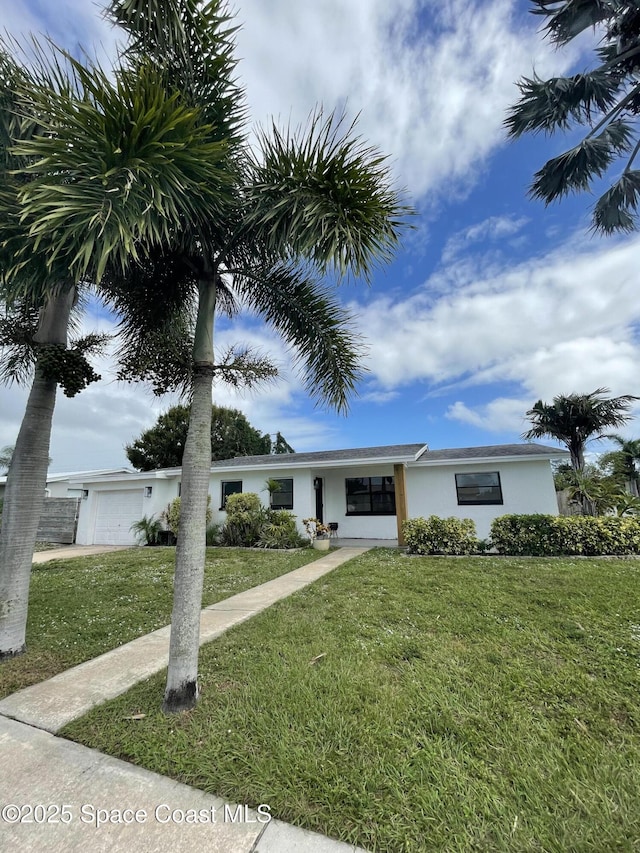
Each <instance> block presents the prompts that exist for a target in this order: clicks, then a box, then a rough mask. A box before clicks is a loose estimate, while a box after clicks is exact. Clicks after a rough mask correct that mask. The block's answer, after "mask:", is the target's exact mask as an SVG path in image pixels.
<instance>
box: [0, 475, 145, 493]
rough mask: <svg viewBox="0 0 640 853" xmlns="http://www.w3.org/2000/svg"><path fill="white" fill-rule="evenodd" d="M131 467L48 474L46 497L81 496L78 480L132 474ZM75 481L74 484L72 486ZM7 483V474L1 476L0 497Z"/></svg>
mask: <svg viewBox="0 0 640 853" xmlns="http://www.w3.org/2000/svg"><path fill="white" fill-rule="evenodd" d="M131 473H133V472H132V471H131V469H130V468H103V469H101V470H99V471H74V472H72V473H70V474H47V485H46V487H45V490H44V496H45V497H46V498H80V497H82V489H81V487H80V486H79V485H78V481H81V480H83V479H84V478H85V477H99V476H102V475H104V474H131ZM72 481H73V483H74V485H73V486H71V482H72ZM6 485H7V476H6V474H5V475H4V476H3V477H0V498H3V497H4V489H5V486H6Z"/></svg>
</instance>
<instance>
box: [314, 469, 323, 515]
mask: <svg viewBox="0 0 640 853" xmlns="http://www.w3.org/2000/svg"><path fill="white" fill-rule="evenodd" d="M313 486H314V489H315V493H316V518H317V519H318V521H321V522H323V523H324V516H323V514H322V513H323V509H324V497H323V491H324V489H323V486H324V481H323V479H322V477H315V478H314V480H313Z"/></svg>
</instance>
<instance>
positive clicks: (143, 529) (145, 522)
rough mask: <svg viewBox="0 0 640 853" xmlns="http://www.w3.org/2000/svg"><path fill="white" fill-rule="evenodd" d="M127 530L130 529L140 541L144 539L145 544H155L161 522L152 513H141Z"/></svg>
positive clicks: (160, 528)
mask: <svg viewBox="0 0 640 853" xmlns="http://www.w3.org/2000/svg"><path fill="white" fill-rule="evenodd" d="M129 530H132V531H133V532H134V533H135V535H136V536H137V537H138V539H139V540H140V541H144V544H145V545H157V544H158V541H159V534H160V531H161V530H162V522H161V521H160V519H159V518H155V516H153V515H150V516H147V515H143V516H142V518H141V519H140V521H136V522H134V523H133V524H132V525H131V527H130V528H129Z"/></svg>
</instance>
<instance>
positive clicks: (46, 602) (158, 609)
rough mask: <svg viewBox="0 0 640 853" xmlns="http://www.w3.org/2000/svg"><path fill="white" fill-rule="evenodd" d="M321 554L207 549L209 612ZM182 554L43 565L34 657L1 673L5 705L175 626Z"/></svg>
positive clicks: (32, 620) (114, 555) (130, 554)
mask: <svg viewBox="0 0 640 853" xmlns="http://www.w3.org/2000/svg"><path fill="white" fill-rule="evenodd" d="M319 556H320V554H319V552H317V551H312V550H311V549H308V550H302V551H290V552H283V551H255V550H246V549H238V548H208V549H207V565H206V572H205V580H204V593H203V604H204V605H208V604H213V603H214V602H216V601H221V600H222V599H223V598H228V597H229V596H230V595H235V594H236V593H237V592H241V591H242V590H245V589H249V588H250V587H252V586H256V585H257V584H261V583H264V582H265V581H268V580H271V578H274V577H277V576H278V575H282V574H285V573H286V572H290V571H293V569H297V568H299V567H300V566H303V565H305V564H306V563H309V562H311V561H312V560H316V559H317V558H318V557H319ZM174 558H175V548H133V549H131V550H130V551H113V552H111V553H108V554H100V555H97V556H92V557H76V558H74V559H70V560H51V561H49V562H47V563H41V564H36V565H34V567H33V571H32V575H31V590H30V596H29V620H28V623H27V653H26V654H25V655H22V656H21V657H18V658H14V659H13V660H8V661H5V662H4V663H2V664H1V665H0V697H2V696H6V695H7V694H8V693H12V692H13V691H15V690H18V689H20V688H21V687H27V686H28V685H29V684H34V683H36V682H38V681H43V680H44V679H45V678H50V677H51V676H52V675H55V674H56V673H58V672H62V671H63V670H65V669H68V668H69V667H70V666H75V665H76V664H78V663H81V662H82V661H85V660H89V659H90V658H93V657H96V656H97V655H100V654H102V653H103V652H107V651H109V650H110V649H113V648H115V647H116V646H119V645H121V644H122V643H126V642H128V641H129V640H133V639H134V638H135V637H140V636H142V635H143V634H147V633H149V631H154V630H155V629H156V628H161V627H162V626H163V625H168V624H169V622H170V621H171V606H172V596H173V566H174Z"/></svg>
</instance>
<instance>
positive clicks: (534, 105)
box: [504, 69, 621, 138]
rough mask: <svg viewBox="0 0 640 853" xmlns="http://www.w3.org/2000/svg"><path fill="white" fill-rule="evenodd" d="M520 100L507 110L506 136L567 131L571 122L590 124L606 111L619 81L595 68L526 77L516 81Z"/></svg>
mask: <svg viewBox="0 0 640 853" xmlns="http://www.w3.org/2000/svg"><path fill="white" fill-rule="evenodd" d="M517 85H518V88H519V90H520V95H521V97H520V100H519V101H518V103H517V104H515V105H514V106H513V107H511V108H510V110H509V112H508V114H507V118H506V119H505V122H504V123H505V126H506V128H507V131H508V135H509V136H511V137H513V138H517V137H519V136H522V134H523V133H527V132H534V133H535V132H537V131H544V132H545V133H551V132H552V131H554V130H567V129H569V128H570V127H571V124H572V122H573V121H577V122H580V123H586V122H590V121H591V120H592V117H593V115H594V114H599V113H600V114H601V113H606V112H608V111H609V110H610V109H611V107H613V106H614V105H615V104H616V102H617V95H618V93H619V91H620V88H621V81H620V79H619V78H618V77H617V76H614V75H612V74H607V73H604V72H603V71H601V70H600V69H596V70H595V71H592V72H591V73H585V74H575V75H574V76H573V77H551V78H549V80H542V79H541V78H540V77H537V76H536V77H533V78H528V77H525V78H523V79H522V80H520V81H519V82H518V84H517Z"/></svg>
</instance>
